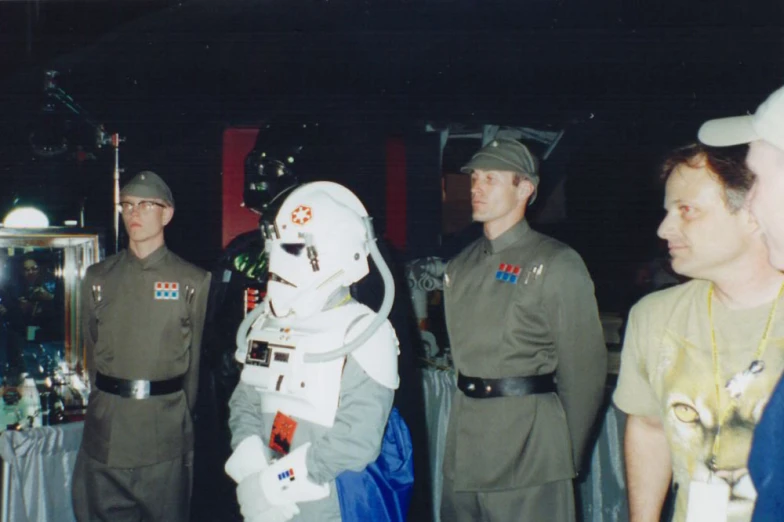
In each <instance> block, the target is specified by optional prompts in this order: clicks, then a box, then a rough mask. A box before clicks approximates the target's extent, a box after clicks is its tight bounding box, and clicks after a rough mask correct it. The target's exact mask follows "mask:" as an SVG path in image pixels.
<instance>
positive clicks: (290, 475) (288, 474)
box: [278, 468, 296, 482]
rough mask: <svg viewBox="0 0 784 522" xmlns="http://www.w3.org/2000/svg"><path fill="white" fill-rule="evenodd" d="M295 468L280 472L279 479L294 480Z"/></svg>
mask: <svg viewBox="0 0 784 522" xmlns="http://www.w3.org/2000/svg"><path fill="white" fill-rule="evenodd" d="M295 478H296V477H294V470H293V469H292V468H289V469H287V470H286V471H283V472H281V473H278V480H288V481H289V482H294V479H295Z"/></svg>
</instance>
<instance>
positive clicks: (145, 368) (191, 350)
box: [72, 172, 210, 522]
mask: <svg viewBox="0 0 784 522" xmlns="http://www.w3.org/2000/svg"><path fill="white" fill-rule="evenodd" d="M120 207H121V208H120V210H121V212H122V218H123V223H124V225H125V229H126V231H127V233H128V249H127V250H124V251H122V252H120V253H118V254H117V255H114V256H112V257H109V258H108V259H106V260H105V261H102V262H101V263H98V264H96V265H93V266H91V267H89V268H88V270H87V274H86V275H85V278H84V282H83V288H82V303H81V309H82V321H83V323H82V324H83V331H84V336H85V344H86V358H87V367H88V370H89V373H90V382H91V384H92V391H91V393H90V398H89V405H88V409H87V417H86V419H85V425H84V438H83V440H82V446H81V449H80V451H79V455H78V457H77V461H76V465H75V470H74V477H73V491H72V494H73V506H74V513H75V514H76V518H77V520H79V521H80V522H84V521H93V520H111V521H112V522H121V521H125V520H129V521H130V520H133V521H138V520H144V521H166V522H179V521H187V520H188V516H189V513H188V511H189V508H188V506H189V503H190V496H191V480H192V470H193V423H192V419H191V410H192V409H193V406H194V403H195V401H196V388H197V382H198V371H199V350H200V344H201V338H202V329H203V326H204V316H205V312H206V306H207V297H208V293H209V286H210V274H209V273H208V272H205V271H204V270H201V269H199V268H197V267H195V266H193V265H191V264H189V263H187V262H185V261H184V260H183V259H181V258H180V257H178V256H177V255H175V254H174V253H172V252H170V251H169V250H168V249H167V248H166V245H165V243H164V232H163V230H164V227H165V226H166V225H167V224H168V223H169V222H170V221H171V219H172V217H173V215H174V198H173V197H172V194H171V191H170V190H169V187H168V186H167V185H166V183H165V182H164V181H163V180H162V179H161V178H160V177H159V176H158V175H157V174H155V173H153V172H141V173H139V174H138V175H136V176H135V177H134V178H133V179H132V180H131V181H130V182H128V184H127V185H125V186H124V187H123V189H122V191H120Z"/></svg>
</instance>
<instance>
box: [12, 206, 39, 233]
mask: <svg viewBox="0 0 784 522" xmlns="http://www.w3.org/2000/svg"><path fill="white" fill-rule="evenodd" d="M3 226H4V227H6V228H46V227H48V226H49V218H48V217H46V214H44V213H43V212H41V211H40V210H38V209H37V208H35V207H16V208H14V209H13V210H12V211H11V212H9V213H8V214H7V215H6V216H5V219H4V220H3Z"/></svg>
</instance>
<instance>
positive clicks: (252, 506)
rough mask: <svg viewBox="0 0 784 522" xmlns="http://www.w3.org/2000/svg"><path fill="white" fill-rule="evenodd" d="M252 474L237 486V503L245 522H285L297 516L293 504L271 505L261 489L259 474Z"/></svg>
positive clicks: (297, 511) (295, 506)
mask: <svg viewBox="0 0 784 522" xmlns="http://www.w3.org/2000/svg"><path fill="white" fill-rule="evenodd" d="M262 473H263V471H260V472H258V473H253V474H252V475H250V476H249V477H247V478H246V479H245V480H243V481H242V482H240V484H239V486H237V501H238V502H239V504H240V513H242V517H243V518H244V519H245V522H286V521H287V520H291V519H292V518H293V517H294V515H298V514H299V508H298V507H297V505H296V504H294V503H293V502H288V503H285V504H280V505H272V504H271V503H270V501H269V499H268V498H267V495H266V494H265V493H264V490H263V488H262V487H261V474H262Z"/></svg>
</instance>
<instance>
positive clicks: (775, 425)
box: [698, 87, 784, 522]
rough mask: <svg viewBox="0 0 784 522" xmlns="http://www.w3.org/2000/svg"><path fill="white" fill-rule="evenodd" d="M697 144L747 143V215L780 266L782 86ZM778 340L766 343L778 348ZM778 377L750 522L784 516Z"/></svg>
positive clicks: (759, 436)
mask: <svg viewBox="0 0 784 522" xmlns="http://www.w3.org/2000/svg"><path fill="white" fill-rule="evenodd" d="M698 136H699V139H700V141H701V142H703V143H705V144H706V145H711V146H714V147H724V146H730V145H740V144H743V143H748V144H749V153H748V156H747V157H746V164H747V165H748V166H749V168H750V169H751V170H752V171H753V172H754V174H755V175H756V182H755V184H754V187H753V188H752V190H751V192H750V193H749V204H750V207H751V213H752V214H753V215H754V217H755V218H756V219H757V221H758V222H759V225H760V229H761V230H762V232H763V234H764V239H765V242H766V244H767V246H768V250H769V256H770V262H771V264H772V265H773V266H775V267H776V268H778V269H779V270H784V87H781V88H779V89H778V90H776V91H775V92H774V93H773V94H771V95H770V96H769V97H768V99H767V100H765V101H764V102H763V103H762V104H761V105H760V106H759V107H758V108H757V111H756V112H755V113H754V114H752V115H746V116H736V117H732V118H722V119H718V120H711V121H708V122H705V123H704V124H703V125H702V127H700V130H699V133H698ZM783 341H784V340H782V339H770V340H769V341H768V342H769V343H770V344H771V345H774V346H776V348H777V349H778V350H779V351H781V352H782V356H784V349H782V346H784V343H783ZM782 437H784V380H779V383H778V385H777V386H776V389H775V390H774V392H773V394H772V395H771V396H770V399H769V401H768V403H767V406H766V407H765V410H764V413H763V415H762V419H761V420H760V422H759V423H758V424H757V427H756V429H755V432H754V440H753V442H752V447H751V452H750V454H749V464H748V467H749V474H750V475H751V477H752V480H753V481H754V485H755V487H756V489H757V495H758V496H757V502H756V506H755V508H754V517H753V519H752V520H753V522H763V521H774V520H781V519H782V516H784V444H782V443H781V440H782Z"/></svg>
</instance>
